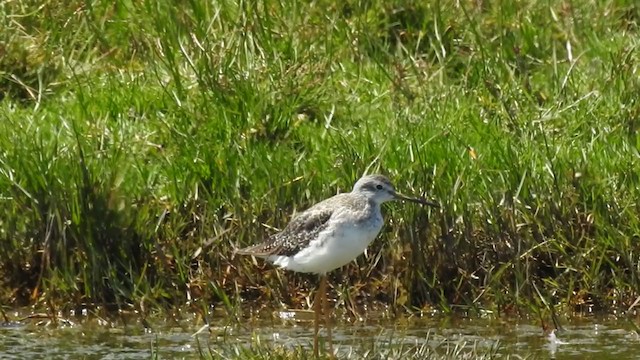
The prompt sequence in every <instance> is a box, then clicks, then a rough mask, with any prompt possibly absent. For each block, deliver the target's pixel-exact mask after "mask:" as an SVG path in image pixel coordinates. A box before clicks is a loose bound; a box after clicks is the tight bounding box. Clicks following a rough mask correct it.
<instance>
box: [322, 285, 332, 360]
mask: <svg viewBox="0 0 640 360" xmlns="http://www.w3.org/2000/svg"><path fill="white" fill-rule="evenodd" d="M321 281H322V284H323V286H322V314H323V315H324V325H325V326H326V327H327V342H328V343H329V356H330V357H331V358H333V339H332V338H331V313H330V312H329V307H328V305H329V301H328V300H327V276H326V275H323V276H322V280H321Z"/></svg>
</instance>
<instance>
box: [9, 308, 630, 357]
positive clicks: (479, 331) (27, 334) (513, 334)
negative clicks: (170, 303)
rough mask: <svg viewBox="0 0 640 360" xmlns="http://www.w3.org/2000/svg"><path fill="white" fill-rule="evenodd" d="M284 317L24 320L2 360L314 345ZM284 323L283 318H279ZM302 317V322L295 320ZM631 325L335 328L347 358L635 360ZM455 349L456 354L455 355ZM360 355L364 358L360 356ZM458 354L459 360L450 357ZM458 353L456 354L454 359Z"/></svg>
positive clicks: (377, 324)
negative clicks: (424, 352)
mask: <svg viewBox="0 0 640 360" xmlns="http://www.w3.org/2000/svg"><path fill="white" fill-rule="evenodd" d="M296 316H297V315H296V314H295V313H283V316H281V317H280V318H275V319H273V320H270V321H257V320H254V321H248V320H247V322H246V323H243V324H238V323H237V322H234V323H232V324H228V325H224V324H222V323H221V324H215V325H213V324H212V326H211V327H210V328H207V329H205V330H204V331H202V332H200V333H198V334H197V335H196V332H198V330H199V329H200V330H202V326H203V324H202V322H201V321H199V320H197V318H196V317H192V318H191V319H189V320H181V321H177V320H176V321H155V322H151V328H146V329H145V327H144V326H143V325H142V323H141V322H140V321H137V320H130V321H127V322H126V324H125V322H124V321H121V320H115V321H107V320H103V319H97V318H93V319H90V317H86V318H84V320H83V319H79V320H80V321H73V320H72V321H69V322H60V323H59V324H58V325H57V326H54V325H52V324H51V323H50V322H49V321H47V320H42V319H40V320H37V321H34V320H32V319H30V320H24V321H20V322H13V323H9V324H7V323H4V324H1V325H0V358H1V359H25V358H28V359H44V358H47V359H52V358H60V359H63V358H65V359H77V358H83V359H149V358H152V357H154V356H157V357H158V358H163V359H174V358H175V359H197V358H199V357H200V355H199V348H200V349H201V350H203V351H205V352H206V353H210V352H211V351H213V352H214V355H215V353H217V354H222V355H225V356H231V355H232V352H233V349H235V348H237V347H239V346H241V347H249V346H251V344H254V345H255V344H256V341H258V340H259V342H260V343H261V344H263V345H264V344H268V345H275V346H279V347H284V348H291V349H294V348H295V347H297V346H303V347H309V346H310V344H311V343H312V334H313V326H312V324H311V323H309V322H308V321H296V320H295V318H296ZM282 318H284V320H283V319H282ZM298 318H299V316H298ZM630 321H633V320H628V319H620V318H615V317H579V318H576V319H572V320H566V321H565V322H564V323H563V324H562V329H561V330H559V331H557V333H556V335H555V336H554V335H550V334H549V333H548V332H547V333H545V332H543V331H542V329H541V327H540V326H539V325H538V324H536V323H535V322H532V321H526V320H517V319H479V318H468V317H467V318H464V317H430V318H428V319H425V318H421V319H417V318H415V319H401V320H394V321H367V322H356V323H341V324H339V325H336V326H334V342H335V343H336V345H337V346H336V347H337V348H338V351H339V353H340V354H341V355H342V357H350V358H358V357H360V356H362V354H364V353H366V351H367V349H369V351H371V349H374V350H373V351H382V350H384V349H394V348H395V349H399V348H400V347H403V349H410V348H411V347H417V346H423V348H425V349H429V353H430V354H436V355H439V356H444V357H447V356H451V357H452V358H455V357H457V356H461V354H465V355H466V356H473V355H474V354H477V355H483V354H484V355H486V354H494V355H497V357H503V356H504V357H505V358H506V357H507V356H506V355H509V358H519V357H521V358H530V359H531V358H533V359H549V358H556V359H616V360H621V359H637V358H640V336H639V335H638V334H637V333H636V331H635V329H634V326H633V324H632V323H631V322H630ZM456 351H457V352H456ZM358 354H359V355H358ZM452 354H454V355H452ZM455 354H458V355H455Z"/></svg>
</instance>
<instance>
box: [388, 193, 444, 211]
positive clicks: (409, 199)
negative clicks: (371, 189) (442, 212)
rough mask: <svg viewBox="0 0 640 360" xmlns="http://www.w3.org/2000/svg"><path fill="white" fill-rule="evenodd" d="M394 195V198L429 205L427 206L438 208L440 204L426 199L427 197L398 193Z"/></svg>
mask: <svg viewBox="0 0 640 360" xmlns="http://www.w3.org/2000/svg"><path fill="white" fill-rule="evenodd" d="M395 196H396V199H400V200H406V201H411V202H414V203H418V204H421V205H429V206H433V207H435V208H439V207H440V204H438V203H437V202H435V201H431V200H427V199H423V198H414V197H410V196H406V195H402V194H400V193H396V194H395Z"/></svg>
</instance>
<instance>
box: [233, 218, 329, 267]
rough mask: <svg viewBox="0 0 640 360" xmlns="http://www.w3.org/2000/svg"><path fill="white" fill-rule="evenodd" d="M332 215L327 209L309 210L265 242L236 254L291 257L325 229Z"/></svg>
mask: <svg viewBox="0 0 640 360" xmlns="http://www.w3.org/2000/svg"><path fill="white" fill-rule="evenodd" d="M332 213H333V211H332V210H331V209H329V208H315V209H314V208H311V209H309V210H307V211H305V212H302V213H300V214H299V215H298V216H296V217H294V218H293V219H292V220H291V222H290V223H289V224H288V225H287V227H285V228H284V230H282V231H281V232H279V233H277V234H274V235H272V236H271V237H270V238H269V239H268V240H267V241H265V242H262V243H260V244H257V245H253V246H249V247H247V248H244V249H240V250H238V251H236V253H237V254H240V255H253V256H260V257H266V256H270V255H280V256H293V255H295V254H296V253H298V252H299V251H300V250H301V249H303V248H305V247H306V246H308V245H309V242H311V241H312V240H313V239H315V238H316V237H317V236H318V234H319V233H320V232H321V231H322V230H324V229H326V228H327V226H328V224H329V219H330V218H331V214H332Z"/></svg>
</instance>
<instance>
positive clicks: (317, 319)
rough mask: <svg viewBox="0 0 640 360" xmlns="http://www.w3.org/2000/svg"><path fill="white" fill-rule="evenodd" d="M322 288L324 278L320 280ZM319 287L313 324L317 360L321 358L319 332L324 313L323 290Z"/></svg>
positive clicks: (314, 303)
mask: <svg viewBox="0 0 640 360" xmlns="http://www.w3.org/2000/svg"><path fill="white" fill-rule="evenodd" d="M320 287H322V278H321V279H320ZM320 287H318V289H317V290H316V296H315V297H314V299H313V309H314V323H313V354H314V355H315V357H316V358H318V357H320V352H319V350H318V332H319V331H320V312H321V311H322V308H321V307H320V305H321V300H320V299H321V297H320V295H321V294H322V291H321V288H320Z"/></svg>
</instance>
